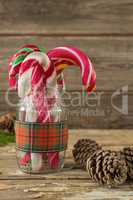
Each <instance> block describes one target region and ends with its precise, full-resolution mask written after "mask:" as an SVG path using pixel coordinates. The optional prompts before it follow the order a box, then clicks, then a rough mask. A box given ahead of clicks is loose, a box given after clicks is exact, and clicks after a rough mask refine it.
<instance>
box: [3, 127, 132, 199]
mask: <svg viewBox="0 0 133 200" xmlns="http://www.w3.org/2000/svg"><path fill="white" fill-rule="evenodd" d="M80 138H91V139H93V140H96V141H97V142H98V143H99V144H100V145H102V147H103V149H112V150H120V149H122V148H123V147H125V146H132V140H133V134H132V130H123V131H122V130H81V129H80V130H77V129H76V130H70V131H69V144H68V149H67V152H66V160H65V167H64V169H63V170H62V171H61V172H60V173H53V174H43V175H28V174H24V173H21V172H20V171H19V170H18V168H17V164H16V156H15V146H14V144H11V145H8V146H5V147H0V159H1V160H2V162H0V170H1V173H2V174H1V175H0V195H1V199H4V200H12V197H13V198H14V200H26V199H40V200H43V199H46V200H49V199H55V200H77V199H79V200H88V199H89V200H97V199H99V200H107V199H111V200H116V199H121V200H131V199H132V198H133V182H132V181H127V182H126V183H124V184H123V185H120V186H118V187H117V188H107V187H100V186H99V185H97V184H96V183H95V182H93V181H92V180H91V179H90V178H89V176H88V174H87V172H86V171H84V170H81V169H79V168H76V167H77V166H76V165H75V163H74V160H73V158H72V149H73V145H74V144H75V143H76V142H77V140H78V139H80Z"/></svg>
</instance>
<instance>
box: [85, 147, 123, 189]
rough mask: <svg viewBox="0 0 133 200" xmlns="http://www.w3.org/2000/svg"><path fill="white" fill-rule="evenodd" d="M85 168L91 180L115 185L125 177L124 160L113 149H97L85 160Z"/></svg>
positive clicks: (111, 185) (120, 182)
mask: <svg viewBox="0 0 133 200" xmlns="http://www.w3.org/2000/svg"><path fill="white" fill-rule="evenodd" d="M86 169H87V171H88V174H89V176H90V178H91V179H92V180H94V181H95V182H97V183H99V184H101V185H108V186H110V187H115V186H117V185H120V184H122V183H124V182H125V181H126V179H127V166H126V163H125V160H124V159H122V157H121V156H120V155H119V154H118V153H117V152H115V151H110V150H98V151H96V152H95V153H94V154H93V155H91V156H90V158H88V160H87V165H86Z"/></svg>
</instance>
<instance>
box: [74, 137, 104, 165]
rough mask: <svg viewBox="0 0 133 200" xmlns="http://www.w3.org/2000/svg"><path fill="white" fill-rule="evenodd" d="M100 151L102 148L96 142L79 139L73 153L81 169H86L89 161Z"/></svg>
mask: <svg viewBox="0 0 133 200" xmlns="http://www.w3.org/2000/svg"><path fill="white" fill-rule="evenodd" d="M98 149H101V147H100V146H99V145H98V144H97V143H96V142H95V141H94V140H90V139H79V140H78V141H77V143H76V144H75V145H74V149H73V151H72V153H73V157H74V160H75V162H76V163H77V164H78V165H79V166H80V167H81V168H84V169H86V161H87V159H88V158H89V157H90V155H91V154H93V153H94V152H95V151H96V150H98Z"/></svg>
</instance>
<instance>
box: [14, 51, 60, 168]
mask: <svg viewBox="0 0 133 200" xmlns="http://www.w3.org/2000/svg"><path fill="white" fill-rule="evenodd" d="M46 80H47V84H48V85H49V87H50V89H49V88H48V92H49V93H50V94H49V95H50V100H49V101H47V98H46V97H47V95H46ZM55 89H56V72H55V68H54V66H53V65H50V61H49V58H48V57H47V55H46V54H44V53H41V52H33V53H30V54H29V55H28V56H27V57H26V58H25V59H24V61H23V62H22V64H21V67H20V71H19V78H18V94H19V97H21V98H25V97H26V98H27V101H28V102H30V105H28V106H27V109H30V112H27V114H26V115H28V116H27V118H26V119H27V121H30V122H36V121H37V122H41V123H46V122H52V121H55V119H54V118H53V119H52V116H51V115H50V112H49V111H50V110H51V109H54V108H53V105H56V104H55V103H56V99H55V95H56V90H55ZM53 98H54V102H52V105H51V102H50V101H51V99H52V101H53ZM33 105H35V108H34V107H33ZM49 106H51V108H49ZM32 110H36V111H37V116H36V117H33V116H34V115H33V113H32ZM25 156H26V157H27V155H25ZM48 158H49V160H50V161H51V166H55V165H57V164H59V156H58V153H51V154H48ZM29 159H30V156H29ZM25 160H26V161H27V159H25V158H24V161H25ZM31 160H32V168H33V169H34V170H35V169H36V170H37V169H39V168H40V167H41V160H42V154H37V155H36V154H34V153H31ZM39 163H40V165H39ZM37 165H38V167H37Z"/></svg>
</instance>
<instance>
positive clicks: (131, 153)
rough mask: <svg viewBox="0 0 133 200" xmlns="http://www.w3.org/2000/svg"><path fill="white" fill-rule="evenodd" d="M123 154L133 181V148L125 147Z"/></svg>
mask: <svg viewBox="0 0 133 200" xmlns="http://www.w3.org/2000/svg"><path fill="white" fill-rule="evenodd" d="M121 153H122V155H123V156H124V158H125V161H126V164H127V168H128V176H129V178H130V179H133V147H125V148H124V149H123V151H122V152H121Z"/></svg>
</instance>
